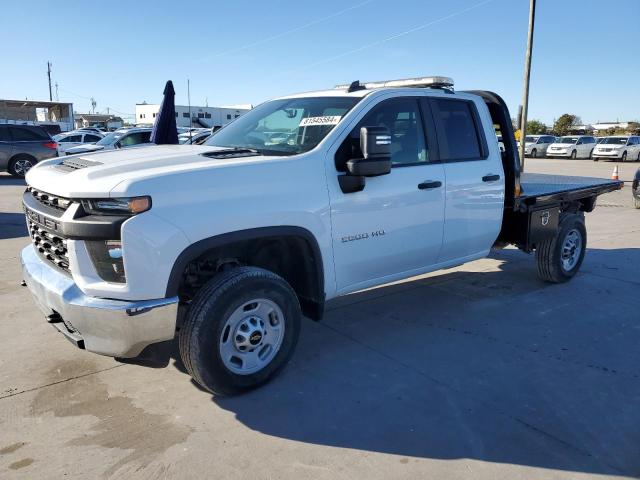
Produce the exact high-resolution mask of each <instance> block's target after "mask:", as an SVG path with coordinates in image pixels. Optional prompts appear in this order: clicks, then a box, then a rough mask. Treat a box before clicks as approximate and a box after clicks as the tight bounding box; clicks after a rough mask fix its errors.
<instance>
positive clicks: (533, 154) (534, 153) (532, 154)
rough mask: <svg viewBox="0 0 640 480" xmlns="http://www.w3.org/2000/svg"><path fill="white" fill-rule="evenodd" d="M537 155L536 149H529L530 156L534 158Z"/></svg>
mask: <svg viewBox="0 0 640 480" xmlns="http://www.w3.org/2000/svg"><path fill="white" fill-rule="evenodd" d="M537 156H538V151H537V150H536V149H535V148H534V149H533V150H531V158H536V157H537Z"/></svg>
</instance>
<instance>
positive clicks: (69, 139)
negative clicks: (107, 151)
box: [53, 131, 102, 155]
mask: <svg viewBox="0 0 640 480" xmlns="http://www.w3.org/2000/svg"><path fill="white" fill-rule="evenodd" d="M53 139H54V140H55V141H56V142H58V155H64V154H65V152H66V151H67V150H69V149H70V148H73V147H77V146H78V145H84V144H93V143H96V142H99V141H100V140H102V135H100V134H99V133H95V132H83V131H75V132H67V133H61V134H59V135H56V136H55V137H53Z"/></svg>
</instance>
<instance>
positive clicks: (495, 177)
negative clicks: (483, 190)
mask: <svg viewBox="0 0 640 480" xmlns="http://www.w3.org/2000/svg"><path fill="white" fill-rule="evenodd" d="M496 180H500V175H485V176H484V177H482V181H483V182H495V181H496Z"/></svg>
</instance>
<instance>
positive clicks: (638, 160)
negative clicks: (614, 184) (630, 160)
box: [636, 152, 640, 162]
mask: <svg viewBox="0 0 640 480" xmlns="http://www.w3.org/2000/svg"><path fill="white" fill-rule="evenodd" d="M636 162H640V152H638V158H636Z"/></svg>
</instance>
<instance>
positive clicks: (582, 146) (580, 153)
mask: <svg viewBox="0 0 640 480" xmlns="http://www.w3.org/2000/svg"><path fill="white" fill-rule="evenodd" d="M595 146H596V139H595V137H592V136H590V135H569V136H566V137H560V138H558V139H557V140H556V142H555V143H552V144H551V145H549V148H548V149H547V157H569V158H573V159H575V158H591V154H592V153H593V149H594V148H595Z"/></svg>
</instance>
